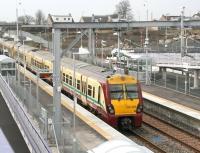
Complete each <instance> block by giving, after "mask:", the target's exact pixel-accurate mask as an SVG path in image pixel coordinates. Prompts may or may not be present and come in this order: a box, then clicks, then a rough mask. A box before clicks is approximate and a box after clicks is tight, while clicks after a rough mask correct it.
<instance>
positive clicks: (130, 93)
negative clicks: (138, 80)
mask: <svg viewBox="0 0 200 153" xmlns="http://www.w3.org/2000/svg"><path fill="white" fill-rule="evenodd" d="M125 91H126V92H125V93H126V98H127V99H136V98H138V89H137V85H136V84H125Z"/></svg>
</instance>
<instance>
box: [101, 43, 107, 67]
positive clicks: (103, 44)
mask: <svg viewBox="0 0 200 153" xmlns="http://www.w3.org/2000/svg"><path fill="white" fill-rule="evenodd" d="M105 43H106V41H104V40H101V66H102V67H103V47H105V46H106V44H105Z"/></svg>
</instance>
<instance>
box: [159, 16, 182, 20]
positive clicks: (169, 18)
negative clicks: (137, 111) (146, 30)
mask: <svg viewBox="0 0 200 153" xmlns="http://www.w3.org/2000/svg"><path fill="white" fill-rule="evenodd" d="M180 19H181V16H180V15H179V16H176V15H162V16H161V17H160V21H179V20H180Z"/></svg>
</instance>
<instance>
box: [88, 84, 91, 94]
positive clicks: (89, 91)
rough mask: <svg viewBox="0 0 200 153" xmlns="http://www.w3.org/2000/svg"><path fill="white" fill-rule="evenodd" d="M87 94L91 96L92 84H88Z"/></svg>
mask: <svg viewBox="0 0 200 153" xmlns="http://www.w3.org/2000/svg"><path fill="white" fill-rule="evenodd" d="M88 95H89V96H92V86H91V85H88Z"/></svg>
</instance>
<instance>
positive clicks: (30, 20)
mask: <svg viewBox="0 0 200 153" xmlns="http://www.w3.org/2000/svg"><path fill="white" fill-rule="evenodd" d="M18 21H19V23H22V24H31V23H34V22H35V19H34V17H32V16H30V15H25V16H20V17H18Z"/></svg>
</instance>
